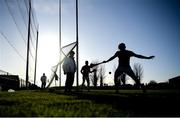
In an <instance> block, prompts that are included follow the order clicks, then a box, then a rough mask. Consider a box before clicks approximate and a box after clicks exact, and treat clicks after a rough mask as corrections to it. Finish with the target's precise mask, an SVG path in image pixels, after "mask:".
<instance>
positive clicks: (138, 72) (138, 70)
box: [133, 63, 143, 82]
mask: <svg viewBox="0 0 180 118" xmlns="http://www.w3.org/2000/svg"><path fill="white" fill-rule="evenodd" d="M133 71H134V74H135V75H136V77H137V78H138V79H139V81H140V82H141V80H142V77H143V66H142V65H141V64H139V63H135V64H134V68H133Z"/></svg>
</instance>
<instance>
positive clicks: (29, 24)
mask: <svg viewBox="0 0 180 118" xmlns="http://www.w3.org/2000/svg"><path fill="white" fill-rule="evenodd" d="M30 27H31V0H29V20H28V40H27V59H26V88H28V81H29V43H30V30H31V29H30Z"/></svg>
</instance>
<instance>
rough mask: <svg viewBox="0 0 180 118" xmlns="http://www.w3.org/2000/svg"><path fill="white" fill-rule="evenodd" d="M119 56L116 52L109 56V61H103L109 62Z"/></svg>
mask: <svg viewBox="0 0 180 118" xmlns="http://www.w3.org/2000/svg"><path fill="white" fill-rule="evenodd" d="M117 56H118V54H117V53H115V54H114V56H112V57H111V58H109V59H108V60H107V61H103V63H107V62H109V61H111V60H113V59H115V58H116V57H117Z"/></svg>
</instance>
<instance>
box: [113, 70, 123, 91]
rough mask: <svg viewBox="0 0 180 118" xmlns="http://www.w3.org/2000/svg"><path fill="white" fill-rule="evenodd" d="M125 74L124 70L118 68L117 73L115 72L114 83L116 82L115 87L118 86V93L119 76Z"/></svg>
mask: <svg viewBox="0 0 180 118" xmlns="http://www.w3.org/2000/svg"><path fill="white" fill-rule="evenodd" d="M121 74H123V71H120V70H118V69H116V71H115V74H114V84H115V88H116V92H117V93H118V89H119V80H118V78H119V76H120V75H121Z"/></svg>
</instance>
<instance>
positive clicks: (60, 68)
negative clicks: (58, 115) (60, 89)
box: [59, 0, 61, 86]
mask: <svg viewBox="0 0 180 118" xmlns="http://www.w3.org/2000/svg"><path fill="white" fill-rule="evenodd" d="M59 53H60V54H59V59H60V61H61V0H59ZM59 86H61V64H59Z"/></svg>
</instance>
